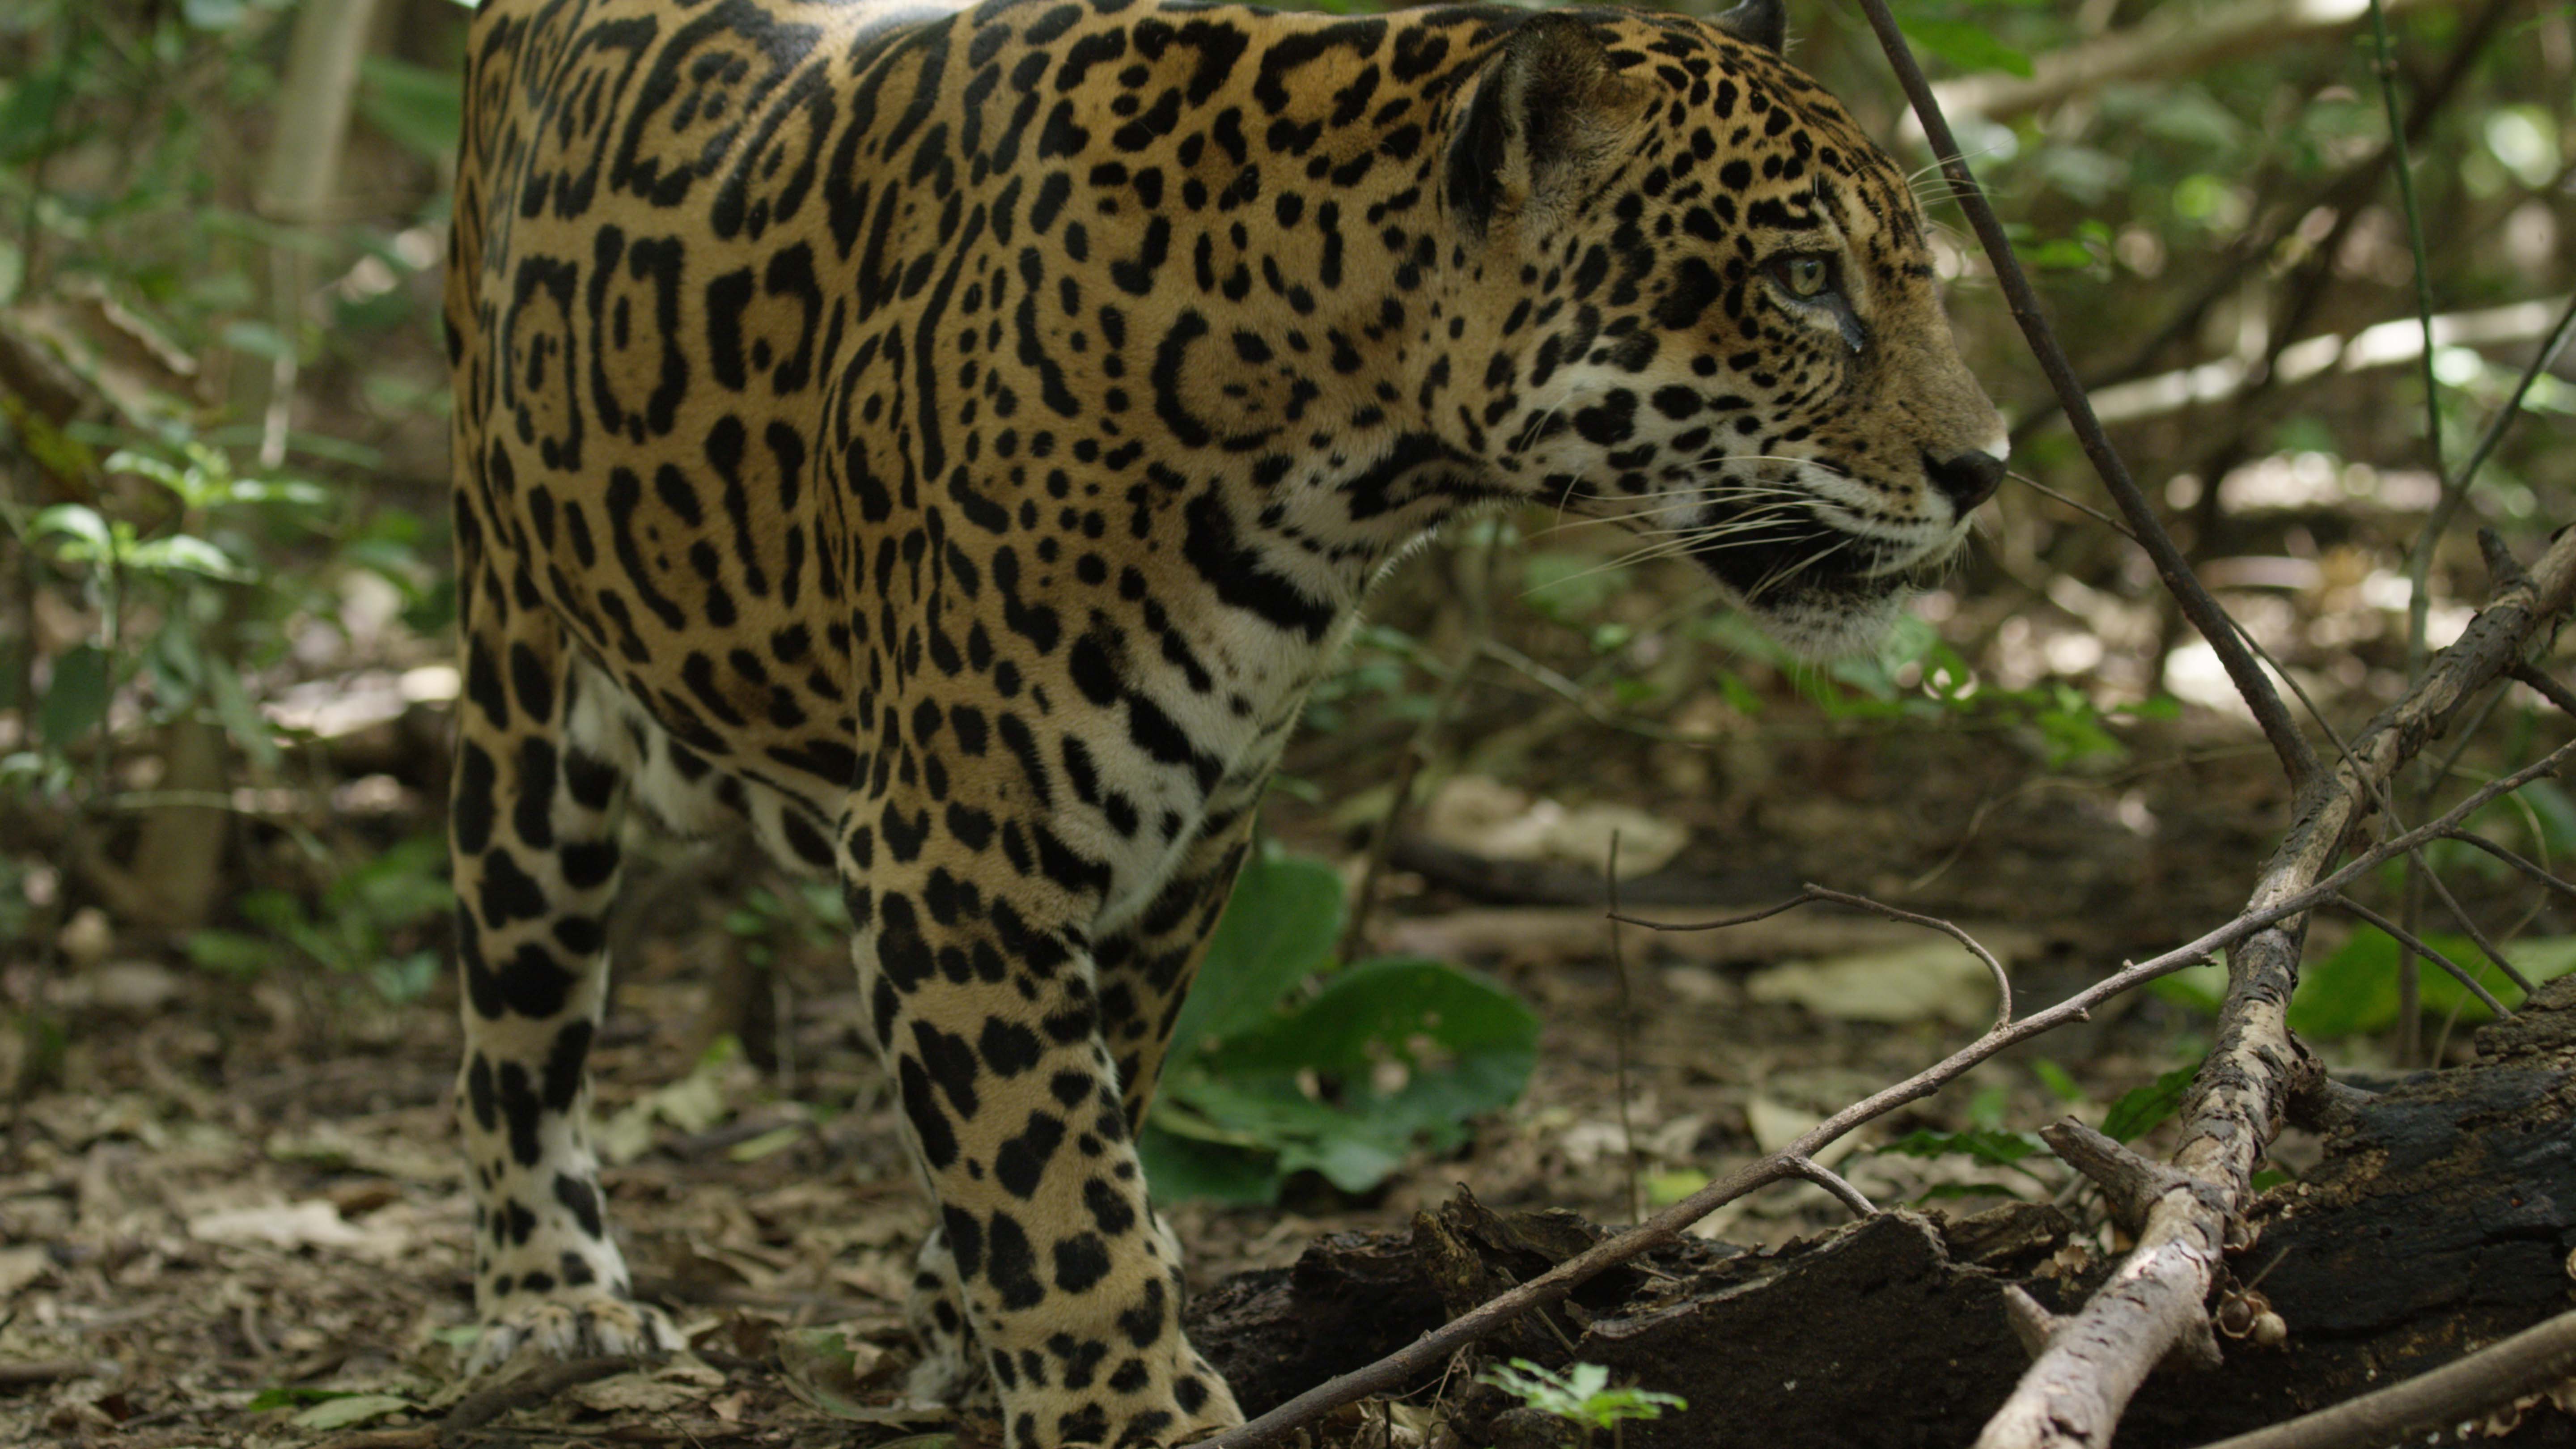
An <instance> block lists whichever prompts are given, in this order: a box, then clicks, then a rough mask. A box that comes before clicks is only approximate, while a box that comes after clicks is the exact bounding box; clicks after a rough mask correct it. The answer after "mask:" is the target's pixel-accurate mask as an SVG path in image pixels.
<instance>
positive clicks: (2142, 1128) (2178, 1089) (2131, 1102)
mask: <svg viewBox="0 0 2576 1449" xmlns="http://www.w3.org/2000/svg"><path fill="white" fill-rule="evenodd" d="M2199 1073H2200V1063H2198V1062H2193V1063H2192V1064H2191V1065H2189V1066H2187V1067H2176V1068H2174V1069H2173V1070H2172V1071H2170V1072H2167V1073H2165V1074H2164V1075H2163V1076H2161V1077H2158V1078H2156V1079H2155V1081H2154V1082H2152V1083H2150V1084H2148V1085H2146V1086H2143V1087H2132V1088H2130V1089H2129V1090H2128V1091H2125V1092H2122V1093H2121V1094H2120V1099H2119V1100H2118V1101H2116V1102H2113V1103H2112V1104H2111V1110H2110V1113H2109V1114H2108V1115H2106V1116H2105V1117H2103V1119H2102V1135H2103V1136H2105V1137H2108V1138H2110V1139H2111V1140H2112V1141H2114V1142H2135V1141H2136V1140H2138V1139H2139V1138H2141V1137H2144V1136H2146V1135H2147V1134H2148V1133H2149V1132H2152V1131H2154V1130H2155V1128H2156V1124H2158V1123H2160V1122H2162V1121H2164V1120H2165V1119H2166V1118H2167V1117H2170V1116H2172V1115H2173V1114H2174V1111H2175V1109H2176V1108H2178V1107H2180V1106H2181V1105H2182V1097H2183V1093H2185V1092H2188V1091H2190V1090H2191V1079H2192V1078H2193V1077H2195V1076H2197V1075H2199Z"/></svg>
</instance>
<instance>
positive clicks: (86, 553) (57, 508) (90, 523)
mask: <svg viewBox="0 0 2576 1449" xmlns="http://www.w3.org/2000/svg"><path fill="white" fill-rule="evenodd" d="M27 531H28V532H30V533H34V534H38V535H42V534H48V533H59V534H62V535H64V536H65V537H67V538H70V539H73V540H76V541H77V542H79V543H83V544H87V545H89V547H88V548H87V549H83V550H80V551H79V552H78V553H75V552H73V551H72V550H70V549H65V550H64V551H63V556H64V557H66V558H73V557H78V558H84V559H87V558H104V557H106V556H107V555H108V551H109V549H110V548H111V547H112V544H111V542H110V540H111V538H112V535H111V534H110V533H109V532H108V527H107V520H106V519H104V518H101V517H100V516H99V513H98V510H97V509H95V508H92V507H90V506H89V505H87V504H85V503H57V504H55V505H54V506H53V507H51V508H40V509H38V510H36V516H35V517H34V518H33V519H31V520H30V521H29V522H28V525H27Z"/></svg>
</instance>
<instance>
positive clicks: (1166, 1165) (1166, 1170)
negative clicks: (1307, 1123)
mask: <svg viewBox="0 0 2576 1449" xmlns="http://www.w3.org/2000/svg"><path fill="white" fill-rule="evenodd" d="M1162 1106H1163V1104H1162V1103H1160V1102H1157V1103H1156V1104H1155V1113H1154V1117H1153V1120H1151V1121H1148V1122H1147V1123H1146V1124H1145V1130H1144V1131H1143V1132H1140V1133H1138V1134H1137V1136H1136V1151H1137V1155H1139V1156H1140V1157H1142V1158H1143V1159H1144V1162H1145V1180H1146V1181H1147V1182H1148V1183H1151V1184H1152V1185H1153V1189H1154V1200H1155V1201H1157V1202H1181V1201H1183V1200H1186V1199H1191V1198H1196V1199H1199V1200H1201V1201H1205V1202H1221V1203H1239V1204H1246V1205H1251V1206H1263V1205H1267V1204H1269V1203H1272V1202H1275V1201H1277V1200H1278V1197H1279V1184H1280V1182H1281V1180H1282V1179H1283V1178H1284V1177H1285V1176H1286V1174H1285V1173H1283V1172H1281V1171H1280V1169H1279V1161H1278V1158H1277V1157H1276V1156H1275V1155H1274V1154H1272V1153H1269V1152H1264V1151H1261V1150H1259V1149H1257V1148H1243V1147H1233V1146H1228V1145H1226V1144H1224V1143H1221V1142H1208V1141H1202V1140H1199V1139H1197V1138H1194V1137H1188V1136H1183V1135H1182V1134H1180V1133H1178V1132H1174V1131H1171V1130H1169V1129H1167V1128H1166V1127H1165V1126H1164V1125H1163V1119H1164V1117H1165V1115H1166V1114H1165V1113H1164V1112H1163V1111H1162ZM1169 1115H1171V1116H1174V1117H1181V1116H1184V1115H1186V1114H1182V1113H1172V1114H1169Z"/></svg>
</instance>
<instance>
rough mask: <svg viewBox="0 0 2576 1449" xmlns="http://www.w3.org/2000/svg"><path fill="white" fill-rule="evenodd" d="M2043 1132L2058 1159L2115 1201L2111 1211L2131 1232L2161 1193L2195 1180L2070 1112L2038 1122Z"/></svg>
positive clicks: (2183, 1186)
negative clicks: (2055, 1118)
mask: <svg viewBox="0 0 2576 1449" xmlns="http://www.w3.org/2000/svg"><path fill="white" fill-rule="evenodd" d="M2039 1136H2040V1140H2041V1141H2043V1142H2046V1143H2047V1144H2048V1147H2049V1150H2050V1151H2052V1152H2054V1153H2056V1154H2057V1159H2058V1161H2060V1162H2063V1163H2065V1164H2066V1165H2067V1166H2069V1167H2071V1168H2074V1169H2075V1170H2076V1171H2077V1172H2080V1173H2082V1174H2084V1175H2085V1176H2086V1177H2087V1178H2090V1179H2091V1180H2092V1182H2093V1185H2094V1186H2096V1187H2098V1188H2100V1189H2102V1199H2103V1201H2105V1202H2107V1203H2109V1204H2110V1205H2111V1216H2112V1217H2113V1218H2115V1219H2117V1220H2118V1222H2119V1224H2120V1226H2121V1227H2123V1228H2125V1229H2127V1230H2128V1231H2130V1232H2132V1233H2134V1232H2136V1231H2138V1229H2139V1228H2140V1227H2141V1226H2143V1225H2144V1224H2145V1222H2146V1220H2147V1212H2148V1210H2149V1209H2150V1208H2153V1207H2154V1206H2155V1205H2156V1199H2157V1198H2159V1197H2162V1196H2164V1195H2165V1194H2166V1193H2168V1192H2171V1191H2173V1190H2174V1189H2176V1188H2184V1189H2188V1188H2190V1187H2191V1185H2192V1182H2191V1179H2190V1178H2188V1177H2185V1176H2183V1175H2182V1174H2181V1173H2179V1172H2176V1171H2174V1170H2173V1169H2172V1168H2170V1167H2167V1166H2165V1165H2164V1164H2163V1163H2160V1162H2149V1161H2148V1160H2147V1159H2145V1158H2143V1157H2140V1156H2139V1155H2138V1154H2136V1153H2135V1152H2132V1151H2130V1150H2129V1149H2128V1148H2126V1147H2124V1146H2122V1145H2121V1144H2120V1143H2118V1142H2115V1141H2113V1140H2112V1139H2111V1138H2109V1137H2106V1136H2104V1135H2103V1134H2101V1133H2099V1132H2096V1131H2094V1130H2093V1129H2092V1128H2090V1127H2087V1126H2085V1125H2084V1124H2083V1123H2081V1122H2078V1121H2076V1120H2075V1119H2074V1118H2072V1117H2066V1118H2061V1119H2060V1120H2058V1121H2055V1122H2051V1123H2049V1124H2048V1125H2047V1126H2045V1127H2042V1128H2040V1129H2039Z"/></svg>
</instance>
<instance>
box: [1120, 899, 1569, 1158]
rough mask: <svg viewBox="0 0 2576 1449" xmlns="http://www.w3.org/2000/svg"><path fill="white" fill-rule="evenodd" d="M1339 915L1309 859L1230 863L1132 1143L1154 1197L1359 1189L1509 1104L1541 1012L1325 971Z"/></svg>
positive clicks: (1435, 985) (1442, 984)
mask: <svg viewBox="0 0 2576 1449" xmlns="http://www.w3.org/2000/svg"><path fill="white" fill-rule="evenodd" d="M1342 921H1343V890H1342V884H1341V879H1340V877H1338V876H1336V875H1335V874H1334V873H1333V871H1332V870H1331V869H1330V868H1329V867H1327V866H1325V865H1324V864H1323V863H1322V862H1320V861H1314V860H1307V859H1300V858H1297V857H1290V856H1262V857H1259V858H1256V859H1255V860H1253V861H1252V862H1251V863H1250V864H1249V865H1247V866H1246V867H1245V869H1244V872H1243V877H1242V879H1241V880H1240V881H1239V882H1238V883H1237V884H1236V887H1235V893H1234V899H1233V900H1232V902H1231V903H1229V904H1228V905H1227V907H1226V912H1225V916H1224V918H1223V919H1222V920H1221V921H1219V923H1218V925H1217V930H1216V936H1215V938H1214V940H1213V941H1211V942H1210V944H1209V947H1208V952H1207V956H1206V959H1205V961H1204V962H1203V963H1202V964H1201V965H1200V968H1199V974H1198V979H1197V982H1196V984H1195V985H1194V986H1193V988H1192V989H1191V992H1190V995H1189V998H1188V1001H1187V1004H1186V1005H1185V1006H1184V1007H1183V1008H1182V1013H1181V1017H1180V1020H1179V1022H1178V1023H1177V1024H1176V1026H1175V1029H1174V1032H1173V1038H1172V1055H1171V1058H1170V1060H1169V1062H1168V1063H1167V1065H1166V1066H1165V1069H1164V1075H1163V1086H1162V1091H1161V1093H1160V1095H1159V1096H1158V1097H1157V1098H1156V1100H1155V1104H1154V1108H1153V1112H1152V1114H1151V1115H1150V1117H1149V1118H1148V1119H1147V1123H1146V1128H1145V1131H1144V1132H1143V1134H1141V1140H1140V1143H1139V1146H1140V1148H1141V1149H1142V1151H1143V1153H1144V1156H1145V1161H1146V1168H1147V1171H1148V1173H1149V1174H1150V1176H1151V1177H1152V1179H1153V1182H1154V1187H1155V1190H1156V1191H1157V1192H1159V1193H1161V1194H1163V1195H1165V1196H1167V1197H1172V1198H1184V1197H1206V1198H1215V1199H1218V1200H1221V1201H1228V1202H1267V1201H1270V1200H1272V1199H1274V1198H1275V1197H1276V1196H1277V1195H1278V1192H1279V1188H1280V1186H1281V1185H1282V1184H1283V1183H1284V1182H1285V1181H1286V1180H1287V1178H1288V1177H1289V1175H1291V1174H1293V1173H1296V1172H1300V1171H1305V1170H1309V1169H1311V1170H1313V1171H1315V1172H1318V1173H1321V1174H1322V1175H1323V1176H1324V1178H1325V1179H1326V1180H1327V1181H1329V1182H1331V1183H1332V1184H1333V1185H1334V1186H1335V1187H1338V1188H1340V1189H1342V1190H1343V1191H1345V1192H1365V1191H1368V1190H1369V1189H1371V1188H1374V1187H1376V1186H1377V1185H1378V1184H1379V1183H1381V1182H1383V1181H1385V1180H1386V1178H1387V1176H1388V1175H1389V1174H1391V1173H1393V1172H1394V1171H1396V1170H1397V1169H1398V1168H1400V1167H1401V1166H1403V1164H1404V1161H1405V1159H1406V1158H1407V1157H1408V1156H1410V1155H1411V1154H1412V1153H1414V1152H1416V1151H1431V1152H1443V1151H1449V1150H1453V1149H1455V1148H1456V1147H1458V1146H1459V1145H1461V1144H1462V1143H1464V1142H1465V1141H1466V1140H1467V1133H1468V1123H1469V1121H1470V1119H1472V1118H1473V1117H1474V1116H1476V1115H1477V1114H1479V1113H1483V1112H1490V1111H1493V1110H1495V1109H1497V1108H1500V1107H1504V1106H1508V1105H1509V1104H1510V1103H1512V1102H1513V1101H1514V1100H1516V1099H1517V1098H1518V1097H1519V1096H1520V1093H1521V1089H1522V1088H1523V1087H1524V1086H1526V1085H1527V1084H1528V1081H1529V1074H1530V1069H1531V1067H1532V1066H1533V1065H1534V1064H1535V1063H1536V1061H1537V1050H1538V1018H1537V1016H1536V1015H1535V1014H1533V1013H1532V1012H1531V1011H1530V1009H1529V1008H1528V1007H1527V1006H1525V1005H1523V1004H1522V1003H1521V1001H1520V1000H1519V998H1517V997H1515V996H1514V995H1513V994H1512V993H1511V992H1510V991H1509V990H1508V989H1506V988H1504V987H1503V986H1502V985H1500V984H1499V983H1497V982H1495V981H1493V980H1491V979H1490V978H1487V977H1485V976H1482V975H1480V974H1478V973H1475V972H1471V971H1464V970H1460V969H1458V968H1457V967H1453V966H1448V965H1444V964H1442V963H1440V962H1436V961H1422V960H1411V959H1402V958H1381V959H1376V960H1369V961H1362V962H1359V963H1357V964H1355V965H1351V966H1340V965H1337V964H1336V963H1335V962H1334V960H1333V956H1332V952H1333V944H1334V942H1335V940H1336V939H1337V938H1338V937H1339V936H1340V934H1341V929H1342ZM1310 981H1311V982H1313V983H1315V984H1314V985H1313V987H1312V989H1311V991H1310V990H1309V989H1308V983H1309V982H1310Z"/></svg>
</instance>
